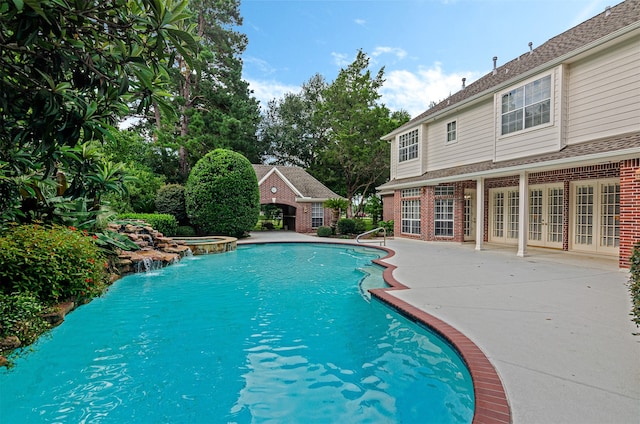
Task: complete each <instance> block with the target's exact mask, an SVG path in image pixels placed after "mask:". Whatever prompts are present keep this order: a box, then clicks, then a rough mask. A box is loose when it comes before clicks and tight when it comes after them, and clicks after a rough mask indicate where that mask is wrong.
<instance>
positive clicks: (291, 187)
mask: <svg viewBox="0 0 640 424" xmlns="http://www.w3.org/2000/svg"><path fill="white" fill-rule="evenodd" d="M274 172H275V173H276V174H277V175H278V176H279V177H280V179H281V180H282V181H284V183H285V184H286V185H287V186H288V187H289V188H290V189H291V190H292V191H293V193H294V194H295V195H296V196H297V197H304V196H303V195H302V193H301V192H300V190H298V189H297V188H296V186H294V185H293V183H291V181H289V180H288V179H287V177H285V176H284V174H282V172H280V170H278V168H276V167H275V166H274V167H273V168H271V170H269V172H267V173H266V174H265V176H264V177H262V178H261V179H260V181H258V187H259V186H261V185H262V183H263V182H265V181H266V180H267V178H269V177H270V176H271V174H273V173H274Z"/></svg>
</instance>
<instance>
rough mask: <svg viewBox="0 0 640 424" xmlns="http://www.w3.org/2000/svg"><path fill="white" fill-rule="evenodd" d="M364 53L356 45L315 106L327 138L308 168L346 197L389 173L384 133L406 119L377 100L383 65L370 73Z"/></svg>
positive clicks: (365, 191)
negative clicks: (348, 62)
mask: <svg viewBox="0 0 640 424" xmlns="http://www.w3.org/2000/svg"><path fill="white" fill-rule="evenodd" d="M368 68H369V58H368V56H367V55H366V54H365V53H363V52H362V51H358V54H357V55H356V58H355V60H354V61H353V63H351V64H350V65H349V66H348V67H347V68H346V69H342V70H340V72H339V74H338V76H337V78H336V79H335V80H334V81H333V83H331V84H330V85H329V86H328V88H327V89H326V90H325V91H324V93H323V102H322V104H321V107H320V109H319V111H318V113H319V115H320V116H322V120H323V122H325V123H326V125H327V126H328V128H329V131H328V137H329V142H328V144H327V145H326V147H325V148H324V149H323V150H322V151H321V152H320V153H319V160H318V161H317V162H316V164H315V166H313V167H312V168H311V169H310V171H311V172H312V174H314V175H315V176H316V178H318V179H320V180H321V181H323V182H325V183H326V184H328V185H329V186H330V187H332V188H333V189H334V191H336V192H338V193H341V194H343V195H344V196H345V197H346V198H347V199H348V200H349V201H352V199H353V198H354V197H355V196H356V195H357V194H360V195H363V196H367V195H369V194H370V193H371V192H372V191H373V190H374V188H375V186H376V185H377V184H380V183H382V182H384V181H385V179H386V178H387V177H388V175H389V161H390V152H389V145H388V143H387V142H386V141H384V140H381V139H380V137H382V136H383V135H384V134H386V133H388V132H390V131H391V130H393V129H394V128H397V127H398V126H400V125H402V124H403V123H405V122H407V121H408V120H409V114H408V113H407V112H404V111H400V112H394V113H391V111H390V110H389V109H388V108H387V107H386V106H385V105H383V104H381V103H380V102H379V99H380V94H379V90H380V89H381V88H382V85H383V83H384V79H383V76H384V68H382V69H380V70H379V71H378V72H377V73H376V74H375V75H373V74H372V73H371V71H370V70H369V69H368Z"/></svg>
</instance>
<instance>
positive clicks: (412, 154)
mask: <svg viewBox="0 0 640 424" xmlns="http://www.w3.org/2000/svg"><path fill="white" fill-rule="evenodd" d="M419 145H420V132H419V130H418V128H415V129H413V130H411V131H409V132H406V133H404V134H401V135H399V136H398V162H406V161H410V160H413V159H417V158H418V149H419Z"/></svg>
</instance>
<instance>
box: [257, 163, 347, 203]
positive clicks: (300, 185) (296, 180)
mask: <svg viewBox="0 0 640 424" xmlns="http://www.w3.org/2000/svg"><path fill="white" fill-rule="evenodd" d="M273 168H276V169H277V170H278V172H280V173H281V174H282V175H283V176H284V177H285V178H286V179H287V180H289V182H290V183H291V184H292V185H293V186H294V187H295V188H296V190H298V191H299V192H300V194H302V196H303V197H308V198H312V199H334V198H337V197H340V196H339V195H337V194H336V193H334V192H333V191H331V190H329V189H328V188H327V187H326V186H325V185H324V184H322V183H321V182H320V181H318V180H317V179H315V178H314V177H313V176H312V175H311V174H309V173H308V172H307V171H305V170H304V169H302V168H300V167H298V166H276V165H253V169H254V170H255V171H256V176H257V177H258V181H260V180H261V179H263V178H264V177H265V176H266V175H267V174H268V173H269V172H271V170H272V169H273Z"/></svg>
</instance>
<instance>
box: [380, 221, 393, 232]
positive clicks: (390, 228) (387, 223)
mask: <svg viewBox="0 0 640 424" xmlns="http://www.w3.org/2000/svg"><path fill="white" fill-rule="evenodd" d="M378 225H379V226H381V227H382V228H384V229H385V231H386V232H387V235H388V236H392V235H393V219H390V220H388V221H380V222H378Z"/></svg>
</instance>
